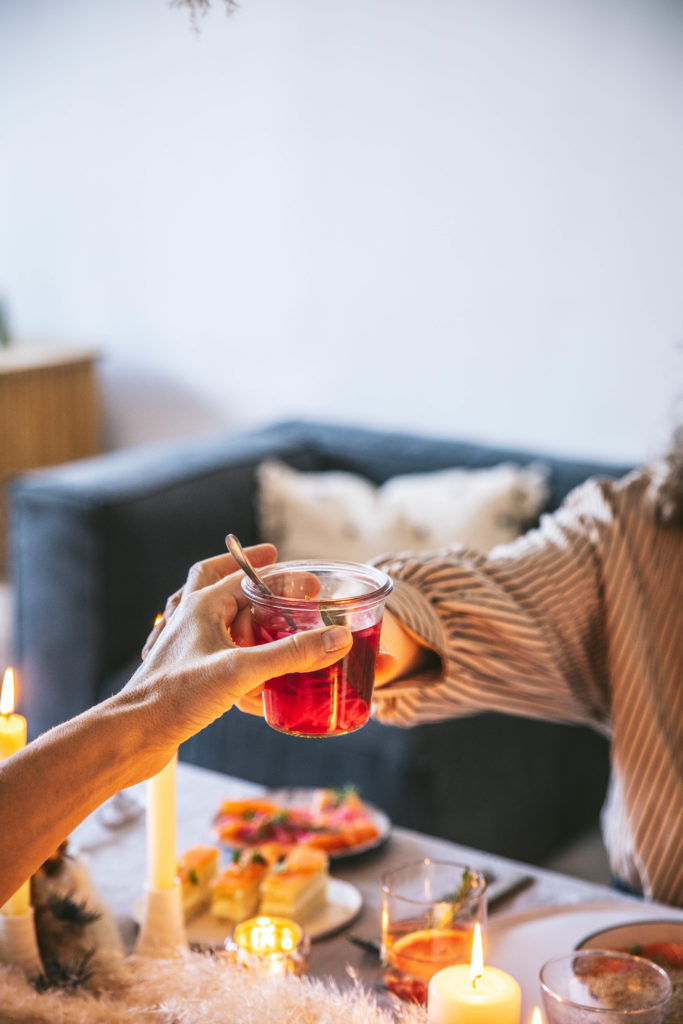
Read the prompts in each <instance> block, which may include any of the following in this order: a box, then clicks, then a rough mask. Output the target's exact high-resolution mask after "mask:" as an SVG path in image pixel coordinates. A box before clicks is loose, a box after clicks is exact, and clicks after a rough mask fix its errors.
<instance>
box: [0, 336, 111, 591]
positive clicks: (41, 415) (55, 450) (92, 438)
mask: <svg viewBox="0 0 683 1024" xmlns="http://www.w3.org/2000/svg"><path fill="white" fill-rule="evenodd" d="M97 359H98V353H97V352H96V351H95V350H93V349H77V348H73V349H66V348H57V347H45V346H38V345H29V344H16V345H12V346H10V347H9V348H6V349H0V577H1V576H3V575H5V573H6V570H7V531H8V525H9V524H8V516H7V502H6V494H5V491H6V486H7V483H8V481H9V480H10V479H11V477H12V476H14V475H15V474H16V473H20V472H23V471H24V470H28V469H37V468H38V467H40V466H53V465H56V464H57V463H59V462H69V461H70V460H72V459H80V458H83V457H85V456H87V455H94V454H95V453H96V452H98V451H99V450H100V411H99V397H98V387H97V377H96V364H97Z"/></svg>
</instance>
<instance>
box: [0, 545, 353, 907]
mask: <svg viewBox="0 0 683 1024" xmlns="http://www.w3.org/2000/svg"><path fill="white" fill-rule="evenodd" d="M273 556H274V549H273V548H272V547H271V546H270V545H262V546H260V547H258V548H252V549H251V550H250V557H251V559H252V561H253V562H254V564H255V565H257V566H260V565H264V564H266V563H267V562H268V561H272V558H273ZM235 568H236V566H235V563H234V562H233V560H232V558H231V557H230V556H229V555H221V556H219V557H218V558H214V559H210V560H208V561H206V562H202V563H199V564H198V565H197V566H195V567H193V568H192V569H191V570H190V574H189V576H188V580H187V583H186V584H185V586H184V587H183V590H182V592H179V593H178V594H177V595H174V599H173V601H172V603H171V605H169V606H167V611H166V613H165V619H164V626H163V629H159V627H157V629H156V630H155V631H154V637H153V642H152V643H151V644H150V645H149V646H148V648H147V652H146V657H145V660H144V661H143V663H142V664H141V666H140V668H139V669H138V670H137V672H136V673H135V675H134V676H133V677H132V679H131V680H130V682H129V683H128V684H127V685H126V686H125V687H124V688H123V689H122V690H121V691H120V692H119V693H118V694H115V695H114V696H113V697H110V698H109V699H108V700H105V701H103V702H102V703H101V704H98V705H97V706H96V707H93V708H90V709H89V710H88V711H85V712H84V713H83V714H82V715H79V716H77V717H76V718H74V719H72V720H71V721H69V722H66V723H64V724H63V725H59V726H57V727H56V728H54V729H51V730H50V731H49V732H47V733H44V734H43V735H42V736H39V737H38V738H37V739H36V740H34V741H33V742H32V743H30V744H29V745H28V746H27V747H25V748H24V749H23V750H21V751H19V752H18V753H17V754H14V755H13V756H12V757H10V758H8V759H7V760H6V761H3V762H2V763H0V821H2V828H1V829H0V905H2V904H3V903H4V902H5V901H6V900H7V899H8V898H9V897H10V896H11V895H12V893H13V892H14V891H15V890H16V889H17V888H18V887H19V886H20V885H21V884H22V883H23V882H24V881H25V880H26V879H27V878H28V877H29V876H30V875H31V874H33V873H34V872H35V871H36V870H37V868H38V867H39V866H40V865H41V864H42V863H43V861H44V860H46V858H47V857H49V856H50V854H52V853H53V852H54V850H55V849H56V848H57V847H58V845H59V844H60V843H61V842H62V841H63V840H64V839H65V838H66V837H67V836H68V835H69V833H70V832H71V831H72V830H73V829H74V828H75V826H76V825H78V824H79V822H81V821H82V820H83V819H84V818H85V817H87V815H88V814H90V813H91V811H93V810H94V809H95V808H96V807H98V806H99V805H100V804H101V803H102V802H103V801H104V800H106V799H107V798H108V797H110V796H112V795H113V794H114V793H116V792H118V790H120V789H123V788H125V787H127V786H131V785H133V784H134V783H136V782H141V781H142V780H143V779H147V778H149V777H150V776H151V775H154V774H155V773H156V772H158V771H159V770H160V769H161V768H163V767H164V765H166V764H167V763H168V762H169V761H170V759H171V758H172V757H173V755H174V754H175V752H176V750H177V748H178V746H179V744H180V743H182V742H183V741H184V740H186V739H188V738H189V737H190V736H192V735H193V734H194V733H196V732H198V731H199V730H200V729H203V728H204V727H205V726H207V725H209V724H210V723H211V722H213V721H214V720H215V719H216V718H219V717H220V716H221V715H222V714H223V713H224V712H225V711H227V710H228V709H229V708H231V707H232V706H233V704H235V703H236V702H237V700H239V699H240V698H241V697H242V696H244V695H245V694H247V693H248V692H249V691H250V690H253V689H254V688H255V687H258V686H260V685H261V684H262V683H263V682H264V680H266V679H268V678H270V677H272V676H277V675H281V674H283V673H285V672H293V671H298V672H303V671H310V670H313V669H318V668H324V667H325V666H326V665H330V664H332V663H333V662H334V661H337V660H338V659H339V658H340V657H341V656H342V655H343V653H344V652H345V650H346V649H348V647H349V646H350V644H351V635H350V633H349V631H348V630H346V629H344V628H342V627H338V626H333V627H329V628H327V629H318V630H311V631H309V632H306V633H297V634H295V635H294V636H290V637H286V638H284V639H283V640H278V641H275V642H274V643H271V644H264V645H263V646H260V647H251V648H240V647H237V646H236V645H235V644H234V643H233V641H232V639H231V637H230V633H229V627H230V623H231V622H232V621H233V619H234V618H235V616H236V615H237V612H238V609H239V608H241V607H244V605H245V603H246V599H245V598H244V595H243V594H242V590H241V586H240V581H241V577H242V574H241V573H235Z"/></svg>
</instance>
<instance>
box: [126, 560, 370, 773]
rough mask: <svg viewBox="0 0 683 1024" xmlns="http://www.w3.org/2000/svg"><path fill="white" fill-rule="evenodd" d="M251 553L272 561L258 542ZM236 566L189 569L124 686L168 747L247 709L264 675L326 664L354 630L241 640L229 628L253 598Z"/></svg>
mask: <svg viewBox="0 0 683 1024" xmlns="http://www.w3.org/2000/svg"><path fill="white" fill-rule="evenodd" d="M249 557H250V559H251V560H252V562H253V563H254V565H256V566H262V565H266V564H268V563H269V562H271V561H272V560H273V559H274V557H275V548H274V547H273V546H272V545H270V544H264V545H258V546H257V547H253V548H250V549H249ZM235 570H236V565H235V562H234V560H233V559H232V557H231V556H230V555H228V554H225V555H219V556H218V557H216V558H211V559H208V560H207V561H204V562H199V563H198V564H197V565H195V566H193V567H192V569H191V570H190V573H189V575H188V578H187V581H186V583H185V585H184V586H183V587H182V588H181V590H179V591H177V592H176V593H175V594H173V595H172V596H171V597H170V598H169V600H168V602H167V604H166V608H165V609H164V613H163V619H162V621H161V622H159V623H157V625H156V626H155V628H154V630H153V631H152V633H151V634H150V637H149V638H148V640H147V642H146V644H145V649H144V660H143V662H142V665H141V666H140V668H139V669H138V670H137V672H136V673H135V675H134V676H133V678H132V679H131V680H130V682H129V683H128V684H127V686H126V687H125V688H124V689H123V690H122V691H121V697H122V699H124V700H129V701H135V702H138V701H141V702H143V703H144V705H145V706H146V708H147V711H148V712H149V715H150V728H151V729H153V730H155V735H156V736H158V741H159V747H160V748H163V749H164V750H166V751H171V748H175V747H177V746H178V744H179V743H182V742H183V740H185V739H187V738H188V737H189V736H191V735H193V734H194V733H195V732H198V731H199V730H200V729H203V728H204V727H205V726H207V725H209V724H210V723H211V722H212V721H214V720H215V719H216V718H219V717H220V716H221V715H222V714H223V713H224V712H225V711H227V710H228V709H229V708H231V707H232V706H233V705H234V704H236V703H237V704H238V705H239V706H240V707H242V706H243V703H244V705H245V708H246V707H250V706H251V705H252V704H253V703H254V697H253V692H254V691H256V694H258V693H260V689H261V688H262V685H263V683H264V682H265V680H266V679H270V678H271V677H273V676H279V675H283V674H285V673H287V672H304V671H314V670H316V669H321V668H325V667H327V666H328V665H331V664H333V663H334V662H335V661H338V660H339V659H340V658H341V657H343V656H344V654H346V653H347V652H348V649H349V648H350V646H351V633H350V632H349V630H348V629H346V628H344V627H341V626H330V627H327V628H323V629H315V630H308V631H304V632H301V633H295V634H294V635H292V636H289V637H284V638H283V639H282V640H276V641H273V642H272V643H268V644H263V645H260V646H239V644H238V643H236V642H235V638H234V637H233V636H232V635H231V628H232V627H233V626H234V624H235V623H236V620H237V619H238V617H239V616H240V612H242V613H243V615H242V619H243V621H244V622H246V619H245V618H244V613H245V612H246V614H248V602H247V598H246V596H245V595H244V593H243V591H242V587H241V581H242V578H243V574H242V572H236V571H235ZM247 695H252V696H251V699H249V700H248V699H247ZM259 704H260V698H259ZM169 756H170V753H169ZM167 759H168V758H167Z"/></svg>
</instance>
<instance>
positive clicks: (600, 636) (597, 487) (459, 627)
mask: <svg viewBox="0 0 683 1024" xmlns="http://www.w3.org/2000/svg"><path fill="white" fill-rule="evenodd" d="M610 488H611V482H609V481H590V482H589V483H587V484H585V485H583V487H581V488H579V489H578V490H577V491H575V492H574V494H573V495H572V496H571V499H570V500H568V502H567V503H565V505H563V506H562V508H561V509H560V510H558V511H557V512H556V513H554V514H553V515H548V516H545V517H544V518H543V520H542V522H541V525H540V527H539V528H538V529H537V530H534V531H531V532H529V533H528V534H526V535H525V536H524V537H521V538H519V539H518V540H517V541H514V542H513V543H512V544H508V545H505V546H501V547H498V548H495V549H494V550H493V551H492V552H490V553H489V554H488V555H482V554H479V553H477V552H474V551H469V550H466V549H464V548H462V547H452V548H447V549H444V550H441V551H438V552H428V553H424V552H421V553H419V554H417V553H404V554H402V555H399V556H391V557H384V558H382V559H380V560H379V561H378V564H379V565H380V566H381V567H382V568H383V569H384V571H385V572H387V573H388V574H389V575H390V576H391V578H392V579H393V581H394V592H393V594H392V595H391V597H390V598H389V602H388V607H389V609H390V611H391V612H392V613H393V614H395V615H396V616H397V617H398V618H399V619H400V621H401V622H402V624H403V626H404V628H406V629H407V630H408V632H409V633H410V634H412V635H413V636H414V638H415V639H417V640H418V642H419V643H420V644H421V645H423V646H425V647H427V648H430V649H431V650H433V651H434V652H435V653H436V654H437V655H438V656H439V658H440V660H441V666H442V670H441V671H440V672H439V671H432V672H431V673H425V674H424V675H416V676H412V677H410V678H402V679H399V680H395V681H394V682H392V683H390V684H388V685H385V686H382V687H378V688H377V689H376V690H375V705H374V714H375V715H376V717H377V718H379V719H380V720H381V721H384V722H387V723H391V724H395V725H404V726H407V725H413V724H415V723H417V722H427V721H435V720H438V719H441V718H447V717H454V716H456V715H468V714H473V713H475V712H478V711H502V712H506V713H511V714H518V715H524V716H527V717H532V718H545V719H553V720H557V721H565V722H581V723H588V724H591V725H593V726H595V727H596V728H598V729H599V730H600V731H602V732H605V733H609V731H610V701H609V689H608V682H607V671H606V644H605V614H604V608H603V597H602V593H603V581H602V560H601V545H602V544H603V542H604V538H605V536H606V534H607V532H608V531H609V530H610V529H611V527H612V525H613V518H614V504H613V502H612V501H611V500H610Z"/></svg>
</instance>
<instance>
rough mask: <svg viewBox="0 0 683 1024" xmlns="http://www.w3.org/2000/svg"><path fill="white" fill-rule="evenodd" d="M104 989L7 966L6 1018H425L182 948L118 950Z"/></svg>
mask: <svg viewBox="0 0 683 1024" xmlns="http://www.w3.org/2000/svg"><path fill="white" fill-rule="evenodd" d="M98 977H99V984H100V991H99V992H98V993H94V992H92V991H88V990H87V989H84V988H79V989H77V990H76V991H73V992H70V991H66V990H63V989H62V990H48V991H46V992H38V991H36V989H35V988H34V987H33V986H32V985H31V984H30V983H29V982H28V981H27V980H26V979H25V978H24V976H23V975H22V974H20V973H19V972H18V971H16V970H15V969H12V968H7V967H1V966H0V1019H1V1020H2V1022H3V1024H6V1022H7V1024H10V1022H11V1024H133V1022H135V1024H262V1022H263V1021H272V1022H274V1024H396V1020H397V1017H398V1019H399V1020H400V1021H401V1022H402V1024H425V1021H426V1013H425V1011H424V1010H423V1009H422V1008H420V1007H417V1006H414V1005H409V1004H402V1005H401V1006H400V1007H399V1008H398V1012H397V1014H394V1013H392V1012H391V1010H388V1009H381V1008H380V1007H379V1006H378V1005H377V1003H376V1001H375V999H374V997H373V996H372V995H371V994H370V993H368V992H367V991H365V990H364V989H363V988H362V987H361V986H359V985H356V986H354V987H351V988H349V989H344V990H340V989H339V988H338V987H337V986H333V985H332V984H331V983H328V982H323V981H319V980H315V979H311V978H305V977H304V978H297V977H295V976H294V975H289V976H285V977H264V976H263V975H260V974H257V973H255V972H252V971H247V970H245V969H244V968H241V967H236V966H235V965H234V964H231V963H229V962H228V961H227V960H223V959H221V958H219V957H214V956H208V955H206V954H203V953H192V952H183V953H182V954H178V955H177V956H176V957H172V958H169V959H153V958H149V957H140V956H131V957H123V956H116V955H114V954H112V956H111V958H110V961H109V967H108V970H107V971H104V970H103V969H102V966H100V969H99V971H98Z"/></svg>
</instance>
